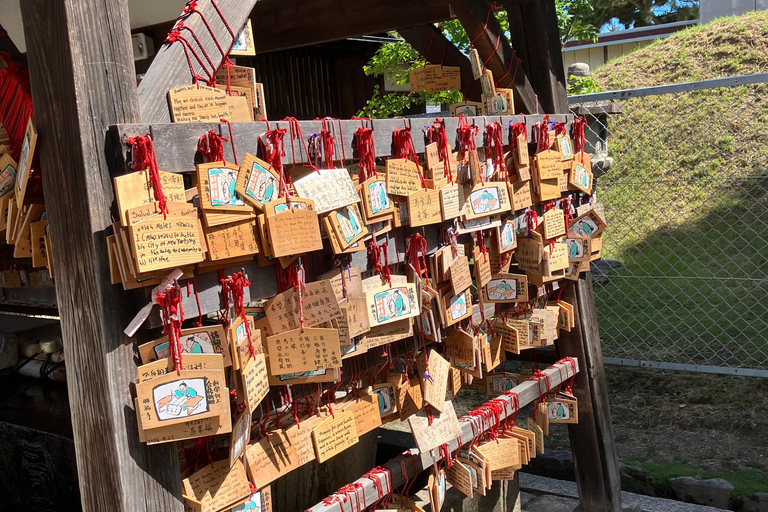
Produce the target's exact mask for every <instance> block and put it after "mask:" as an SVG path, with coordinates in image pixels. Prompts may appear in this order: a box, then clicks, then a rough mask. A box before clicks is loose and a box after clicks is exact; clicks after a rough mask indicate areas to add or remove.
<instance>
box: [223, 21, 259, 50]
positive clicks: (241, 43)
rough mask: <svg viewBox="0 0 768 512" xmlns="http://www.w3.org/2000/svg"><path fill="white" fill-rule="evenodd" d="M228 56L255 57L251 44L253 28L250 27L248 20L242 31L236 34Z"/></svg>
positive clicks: (254, 48)
mask: <svg viewBox="0 0 768 512" xmlns="http://www.w3.org/2000/svg"><path fill="white" fill-rule="evenodd" d="M229 54H230V55H235V56H238V55H250V56H254V55H256V45H255V44H253V26H252V25H251V19H250V18H249V19H248V21H246V22H245V25H244V26H243V29H242V30H241V31H240V32H239V33H238V34H237V38H236V39H235V42H234V44H233V45H232V49H231V50H230V51H229Z"/></svg>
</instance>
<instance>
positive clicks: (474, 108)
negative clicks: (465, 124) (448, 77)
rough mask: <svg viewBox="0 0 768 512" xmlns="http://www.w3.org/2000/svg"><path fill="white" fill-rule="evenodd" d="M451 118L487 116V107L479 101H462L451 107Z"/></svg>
mask: <svg viewBox="0 0 768 512" xmlns="http://www.w3.org/2000/svg"><path fill="white" fill-rule="evenodd" d="M449 108H450V111H451V117H459V116H462V115H463V116H467V117H472V116H482V115H484V114H485V106H484V105H483V104H482V103H481V102H479V101H462V102H461V103H453V104H451V105H450V106H449Z"/></svg>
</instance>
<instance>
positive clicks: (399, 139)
mask: <svg viewBox="0 0 768 512" xmlns="http://www.w3.org/2000/svg"><path fill="white" fill-rule="evenodd" d="M392 145H393V146H394V150H395V158H403V159H406V160H407V159H409V158H410V159H412V160H413V161H414V162H415V163H416V167H417V169H418V171H419V178H421V187H422V188H423V189H425V190H426V188H427V182H426V181H424V175H423V174H422V172H421V166H420V165H419V157H418V156H417V155H416V148H415V147H414V146H413V137H411V127H410V126H406V127H405V128H398V129H396V130H394V131H393V132H392ZM398 257H399V256H398Z"/></svg>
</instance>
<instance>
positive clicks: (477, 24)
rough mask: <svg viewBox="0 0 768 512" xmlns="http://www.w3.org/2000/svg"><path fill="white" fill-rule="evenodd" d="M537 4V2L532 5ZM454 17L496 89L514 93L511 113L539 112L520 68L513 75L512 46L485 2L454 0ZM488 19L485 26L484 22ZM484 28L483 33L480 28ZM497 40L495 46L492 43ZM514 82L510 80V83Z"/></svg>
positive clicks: (533, 94)
mask: <svg viewBox="0 0 768 512" xmlns="http://www.w3.org/2000/svg"><path fill="white" fill-rule="evenodd" d="M534 3H538V2H534ZM451 7H452V8H453V10H454V12H455V13H456V16H457V17H458V18H459V21H460V22H461V25H462V26H463V27H464V29H465V30H466V32H467V35H469V37H470V38H472V39H474V38H475V37H477V36H478V34H480V33H481V32H482V35H480V37H478V38H477V40H476V41H475V48H477V51H478V53H479V54H480V58H481V59H482V60H483V61H484V62H485V61H486V60H488V63H487V64H486V67H487V69H490V70H491V71H492V72H493V77H494V81H499V83H498V85H497V87H501V88H509V89H513V90H514V93H515V110H518V111H520V112H523V113H525V114H533V113H539V112H541V111H542V110H541V108H540V104H539V102H538V100H537V99H536V94H535V92H534V88H533V86H532V84H531V82H530V81H529V79H528V76H527V75H526V74H525V73H524V72H523V70H522V69H518V70H517V72H515V66H516V65H517V63H516V61H517V58H518V56H517V55H516V54H515V53H514V52H513V51H512V47H511V46H510V44H509V41H507V38H506V37H504V34H501V39H499V33H500V32H501V26H500V25H499V22H498V21H497V20H496V17H495V16H490V18H489V17H488V2H486V1H485V0H457V1H455V2H451ZM486 19H488V25H487V27H486V23H485V20H486ZM484 27H485V30H483V28H484ZM497 41H499V43H500V44H499V45H498V47H497V46H496V42H497ZM513 79H514V81H513Z"/></svg>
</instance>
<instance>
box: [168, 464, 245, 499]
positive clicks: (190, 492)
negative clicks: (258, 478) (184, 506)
mask: <svg viewBox="0 0 768 512" xmlns="http://www.w3.org/2000/svg"><path fill="white" fill-rule="evenodd" d="M182 486H183V487H184V494H185V495H187V496H190V497H194V498H195V499H196V500H197V501H199V502H200V503H202V504H203V510H206V511H207V510H212V511H215V510H224V509H226V508H228V507H231V506H232V505H234V504H236V503H238V502H240V501H242V500H243V499H244V498H247V497H248V496H250V494H251V489H250V486H249V485H248V478H247V477H246V475H245V467H244V466H243V464H242V463H241V462H236V463H235V464H233V465H232V466H230V464H229V460H220V461H218V462H214V463H213V464H206V465H204V466H203V467H202V468H201V469H200V470H199V471H197V472H195V473H193V474H192V476H190V477H189V478H186V479H184V481H183V482H182Z"/></svg>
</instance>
